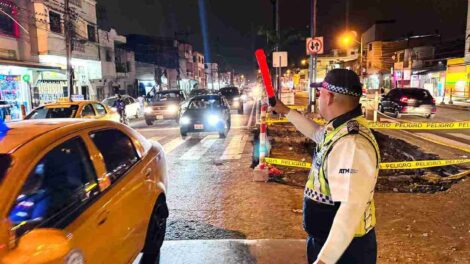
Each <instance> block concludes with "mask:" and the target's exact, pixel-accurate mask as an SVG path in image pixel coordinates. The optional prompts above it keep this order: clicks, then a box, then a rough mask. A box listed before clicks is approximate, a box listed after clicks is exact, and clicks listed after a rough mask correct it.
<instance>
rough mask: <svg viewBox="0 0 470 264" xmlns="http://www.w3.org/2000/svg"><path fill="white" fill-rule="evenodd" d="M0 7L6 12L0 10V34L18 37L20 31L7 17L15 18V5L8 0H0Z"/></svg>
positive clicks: (16, 11) (16, 10)
mask: <svg viewBox="0 0 470 264" xmlns="http://www.w3.org/2000/svg"><path fill="white" fill-rule="evenodd" d="M0 8H1V9H2V11H3V12H5V13H6V14H5V13H3V12H0V34H3V35H8V36H12V37H19V36H20V31H19V28H18V25H17V24H16V23H14V22H13V20H12V19H11V18H10V17H9V16H11V17H13V18H14V19H17V14H18V9H17V7H16V6H15V5H14V4H13V3H11V2H9V1H0Z"/></svg>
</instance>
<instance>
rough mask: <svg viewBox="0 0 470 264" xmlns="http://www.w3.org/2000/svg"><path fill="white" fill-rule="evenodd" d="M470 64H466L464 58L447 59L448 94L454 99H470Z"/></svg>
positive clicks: (446, 84)
mask: <svg viewBox="0 0 470 264" xmlns="http://www.w3.org/2000/svg"><path fill="white" fill-rule="evenodd" d="M469 80H470V66H467V65H465V62H464V58H458V59H449V60H447V71H446V80H445V90H446V91H445V93H446V96H449V95H452V97H453V99H457V100H459V99H460V100H468V99H469V98H470V88H469Z"/></svg>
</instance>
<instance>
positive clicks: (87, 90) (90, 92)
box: [39, 55, 102, 100]
mask: <svg viewBox="0 0 470 264" xmlns="http://www.w3.org/2000/svg"><path fill="white" fill-rule="evenodd" d="M39 62H40V63H41V64H44V65H48V66H53V67H59V68H61V69H62V70H63V73H65V72H64V70H65V69H66V58H65V57H63V56H56V55H39ZM71 64H72V68H73V70H74V76H75V78H74V89H73V94H80V95H83V97H84V98H85V99H87V100H95V99H96V98H97V92H96V86H97V85H98V82H95V81H94V80H101V79H102V73H101V61H95V60H84V59H77V58H72V60H71ZM64 78H65V75H63V76H61V77H59V76H55V77H52V78H51V79H45V80H47V83H48V85H46V84H45V85H44V86H45V87H47V88H46V89H50V87H53V88H52V91H51V90H48V91H51V92H52V94H58V93H60V92H61V91H60V90H61V88H60V87H62V83H63V80H64ZM63 92H64V91H62V93H63ZM39 93H41V91H39ZM65 96H67V95H65Z"/></svg>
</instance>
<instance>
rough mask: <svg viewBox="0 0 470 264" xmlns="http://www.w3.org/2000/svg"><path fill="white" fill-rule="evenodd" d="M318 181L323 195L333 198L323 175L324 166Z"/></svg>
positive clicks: (319, 173)
mask: <svg viewBox="0 0 470 264" xmlns="http://www.w3.org/2000/svg"><path fill="white" fill-rule="evenodd" d="M318 180H319V181H320V192H321V193H322V194H325V195H328V196H331V193H330V187H329V186H328V184H326V180H325V174H324V173H323V166H322V167H321V168H320V170H319V171H318Z"/></svg>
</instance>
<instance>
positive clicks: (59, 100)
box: [57, 97, 70, 103]
mask: <svg viewBox="0 0 470 264" xmlns="http://www.w3.org/2000/svg"><path fill="white" fill-rule="evenodd" d="M57 102H58V103H70V99H69V98H68V97H60V98H59V99H57Z"/></svg>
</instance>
